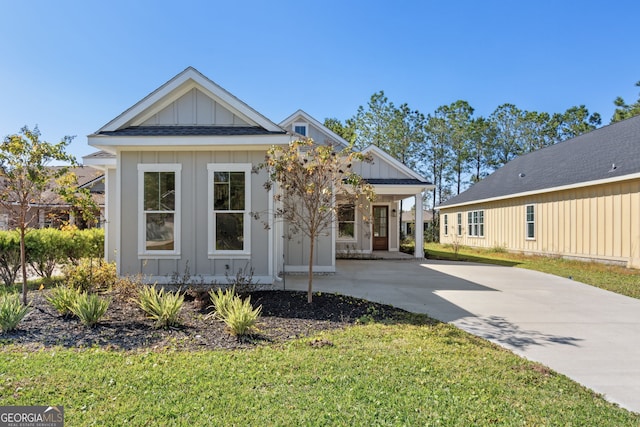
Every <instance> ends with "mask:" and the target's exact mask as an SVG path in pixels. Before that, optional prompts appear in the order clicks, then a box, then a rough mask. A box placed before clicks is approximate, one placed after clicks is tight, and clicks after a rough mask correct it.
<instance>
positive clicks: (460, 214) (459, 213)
mask: <svg viewBox="0 0 640 427" xmlns="http://www.w3.org/2000/svg"><path fill="white" fill-rule="evenodd" d="M462 230H463V228H462V212H458V236H462Z"/></svg>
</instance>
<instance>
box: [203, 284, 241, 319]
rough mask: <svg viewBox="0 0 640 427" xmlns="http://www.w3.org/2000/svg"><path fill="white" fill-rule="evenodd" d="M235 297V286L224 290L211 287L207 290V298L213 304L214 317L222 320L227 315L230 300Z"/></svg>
mask: <svg viewBox="0 0 640 427" xmlns="http://www.w3.org/2000/svg"><path fill="white" fill-rule="evenodd" d="M235 297H236V292H235V288H227V289H226V290H225V291H223V290H222V289H218V290H217V291H214V290H213V289H212V290H210V291H209V298H210V299H211V304H213V310H214V312H213V315H214V317H216V318H218V319H220V320H223V321H224V319H225V318H226V317H227V316H228V314H229V309H230V307H231V302H232V301H233V299H234V298H235Z"/></svg>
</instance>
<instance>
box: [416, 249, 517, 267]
mask: <svg viewBox="0 0 640 427" xmlns="http://www.w3.org/2000/svg"><path fill="white" fill-rule="evenodd" d="M425 258H427V259H435V260H443V261H462V262H477V263H481V264H493V265H502V266H505V267H515V266H516V265H520V264H522V263H521V262H517V261H508V260H504V259H495V258H487V257H483V256H480V255H468V254H461V253H458V254H457V255H456V254H455V253H451V252H447V251H437V250H433V249H426V250H425Z"/></svg>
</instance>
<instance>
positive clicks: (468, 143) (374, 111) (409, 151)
mask: <svg viewBox="0 0 640 427" xmlns="http://www.w3.org/2000/svg"><path fill="white" fill-rule="evenodd" d="M636 86H637V87H640V81H639V82H637V83H636ZM614 105H615V106H616V109H615V112H614V115H613V117H612V118H611V121H610V123H614V122H617V121H620V120H624V119H627V118H630V117H633V116H635V115H639V114H640V97H639V99H638V101H636V102H635V103H632V104H627V103H626V102H625V101H624V99H622V98H621V97H617V98H616V99H615V100H614ZM474 111H475V110H474V108H473V107H472V106H471V105H470V104H469V103H468V102H467V101H464V100H458V101H455V102H453V103H451V104H449V105H443V106H440V107H438V108H437V109H436V110H435V111H434V112H432V113H429V114H426V115H425V114H423V113H421V112H420V111H418V110H415V109H412V108H410V107H409V105H407V104H406V103H404V104H401V105H400V106H396V105H395V104H394V103H393V102H391V101H390V100H389V99H388V98H387V97H386V96H385V94H384V91H379V92H376V93H374V94H373V95H372V96H371V98H370V99H369V102H368V103H367V105H366V106H360V107H358V110H357V112H356V114H355V115H354V116H353V117H351V118H348V119H347V120H345V121H344V122H342V121H340V120H339V119H336V118H327V119H325V121H324V125H325V126H326V127H328V128H329V129H331V130H332V131H334V132H335V133H337V134H338V135H340V136H342V137H343V138H344V139H345V140H347V141H348V142H350V143H351V144H353V146H354V147H355V148H357V149H362V148H365V147H366V146H368V145H371V144H373V145H376V146H378V147H380V148H382V149H384V150H385V151H386V152H387V153H389V154H390V155H391V156H393V157H395V158H396V159H398V160H399V161H400V162H402V163H403V164H405V165H407V166H408V167H410V168H412V169H414V170H416V171H417V172H420V173H421V174H422V175H423V176H425V177H427V178H428V179H430V180H431V182H432V183H433V184H435V189H434V190H433V192H432V193H430V194H429V195H427V199H428V200H427V205H428V206H429V205H430V206H432V208H433V209H435V207H436V206H437V205H438V204H440V203H442V202H444V201H446V200H447V199H449V198H450V197H453V196H455V195H457V194H459V193H461V192H462V191H464V190H465V189H466V188H467V187H468V186H469V185H472V184H473V183H475V182H477V181H479V180H480V179H482V178H483V177H485V176H487V175H488V174H490V173H491V172H493V171H494V170H496V169H498V168H499V167H501V166H503V165H504V164H506V163H507V162H509V161H511V160H513V159H514V158H516V157H517V156H520V155H522V154H526V153H529V152H532V151H535V150H538V149H540V148H543V147H546V146H549V145H552V144H556V143H558V142H561V141H565V140H567V139H570V138H575V137H576V136H579V135H581V134H584V133H586V132H590V131H592V130H594V129H596V128H597V127H598V126H600V125H601V124H602V118H601V116H600V114H598V113H590V112H589V110H588V109H587V107H586V106H584V105H580V106H573V107H570V108H568V109H567V110H566V111H564V112H559V113H547V112H537V111H528V110H523V109H520V108H518V107H517V106H516V105H514V104H510V103H505V104H502V105H500V106H498V107H497V108H496V109H495V110H494V111H493V112H492V113H491V114H490V115H489V116H487V117H482V116H477V115H475V114H474Z"/></svg>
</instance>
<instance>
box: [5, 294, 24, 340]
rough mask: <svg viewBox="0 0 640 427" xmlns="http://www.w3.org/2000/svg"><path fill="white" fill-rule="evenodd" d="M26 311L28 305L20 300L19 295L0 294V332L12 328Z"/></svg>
mask: <svg viewBox="0 0 640 427" xmlns="http://www.w3.org/2000/svg"><path fill="white" fill-rule="evenodd" d="M28 312H29V307H28V306H26V305H24V304H22V303H21V302H20V296H19V295H17V294H7V295H0V329H1V330H2V332H9V331H12V330H14V329H15V328H16V326H18V323H20V321H21V320H22V319H23V318H24V316H26V315H27V313H28Z"/></svg>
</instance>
